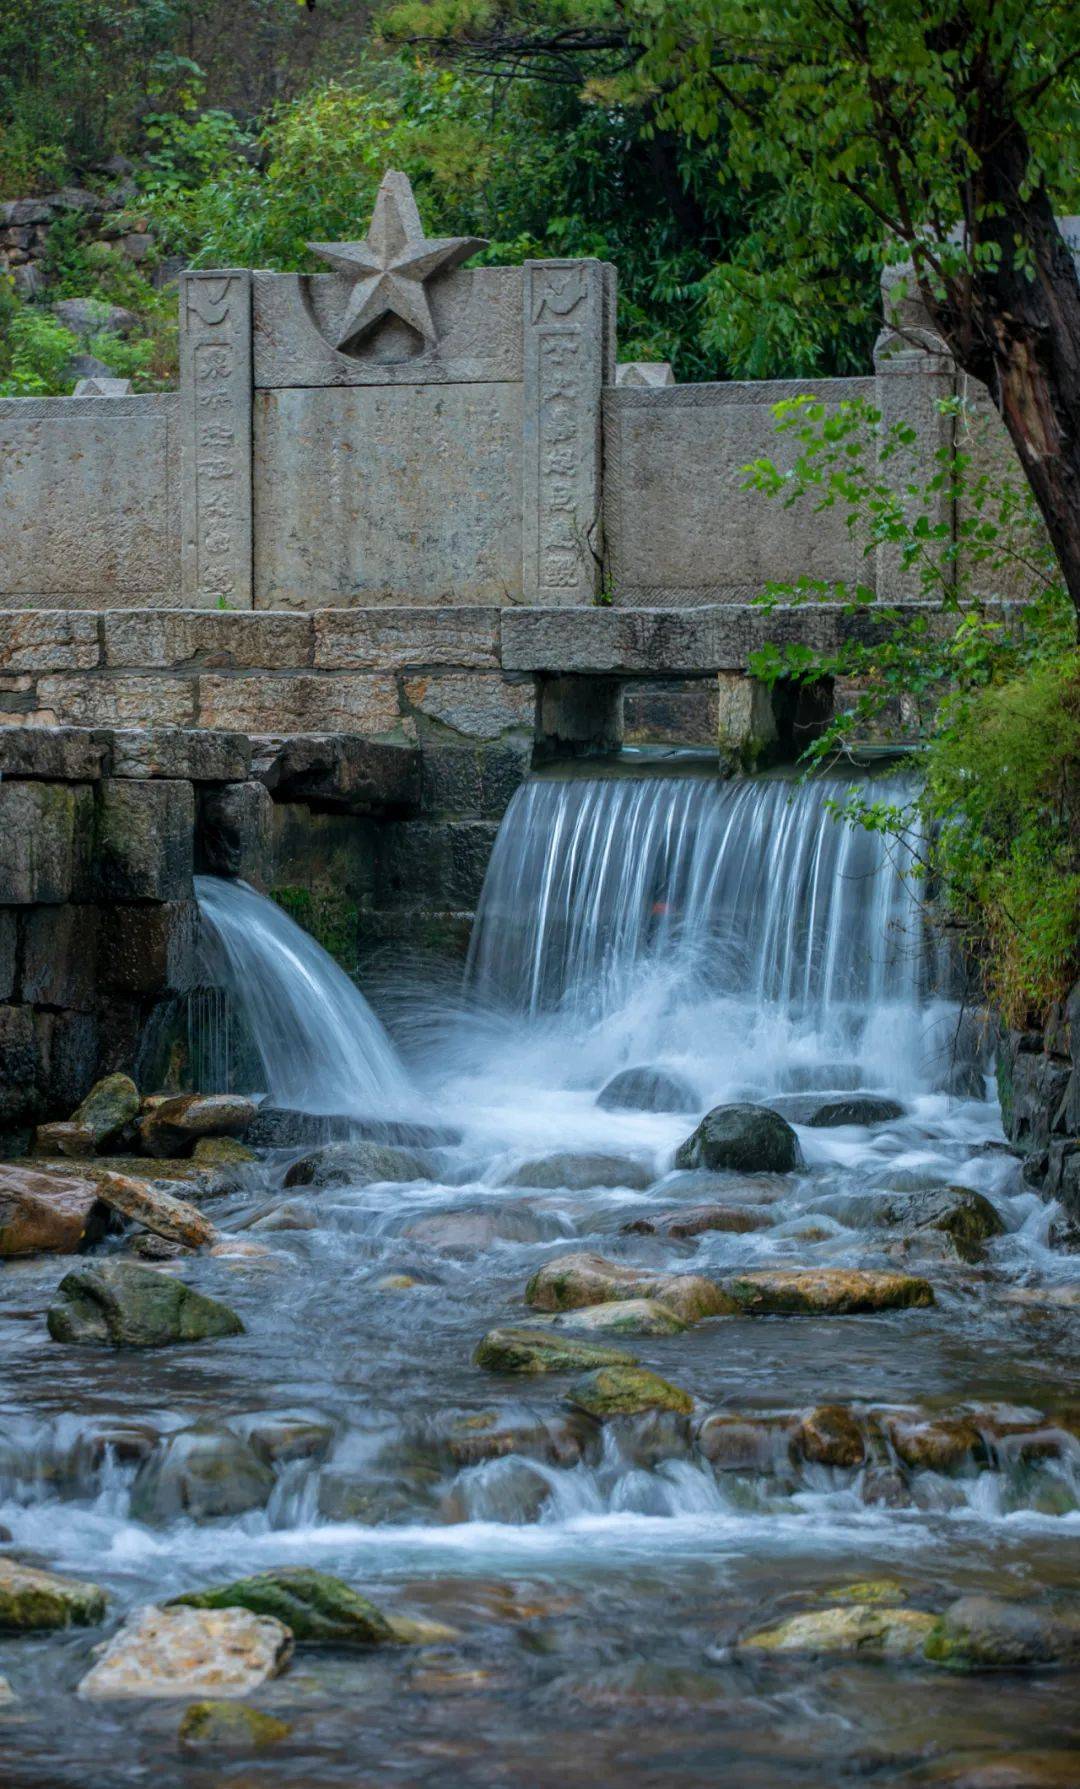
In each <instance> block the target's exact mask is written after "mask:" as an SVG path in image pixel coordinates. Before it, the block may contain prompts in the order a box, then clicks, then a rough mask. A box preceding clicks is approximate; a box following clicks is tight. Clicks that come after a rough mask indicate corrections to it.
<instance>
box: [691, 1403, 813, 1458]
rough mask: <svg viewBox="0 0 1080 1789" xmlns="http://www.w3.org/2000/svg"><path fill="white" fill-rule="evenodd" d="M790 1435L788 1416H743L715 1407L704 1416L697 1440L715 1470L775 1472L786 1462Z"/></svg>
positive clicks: (697, 1445) (700, 1450)
mask: <svg viewBox="0 0 1080 1789" xmlns="http://www.w3.org/2000/svg"><path fill="white" fill-rule="evenodd" d="M790 1435H791V1418H790V1417H788V1416H741V1415H729V1414H728V1412H727V1411H714V1412H712V1413H711V1414H710V1415H709V1416H706V1417H703V1418H702V1420H701V1422H700V1423H699V1424H698V1428H697V1432H696V1434H695V1437H694V1441H695V1446H696V1447H697V1451H698V1452H699V1453H700V1454H701V1455H702V1456H703V1457H704V1458H705V1459H706V1460H708V1462H709V1464H710V1466H711V1467H712V1468H713V1471H714V1472H752V1473H762V1472H770V1473H771V1472H777V1471H779V1470H780V1468H781V1467H782V1466H786V1464H787V1461H788V1457H789V1441H790Z"/></svg>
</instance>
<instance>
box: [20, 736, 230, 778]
mask: <svg viewBox="0 0 1080 1789" xmlns="http://www.w3.org/2000/svg"><path fill="white" fill-rule="evenodd" d="M110 740H111V747H110V753H109V772H110V775H112V776H117V777H135V778H140V779H141V778H144V777H169V778H179V779H180V780H181V781H189V782H193V783H235V782H239V781H241V780H242V779H243V778H244V777H246V776H247V775H248V773H249V771H250V769H251V746H250V744H249V742H248V739H247V736H246V734H244V733H221V732H212V731H210V729H208V728H193V727H185V728H172V727H155V728H141V727H133V728H130V729H126V728H125V729H121V728H118V729H117V731H116V732H114V733H113V734H111V735H110ZM0 750H2V747H0Z"/></svg>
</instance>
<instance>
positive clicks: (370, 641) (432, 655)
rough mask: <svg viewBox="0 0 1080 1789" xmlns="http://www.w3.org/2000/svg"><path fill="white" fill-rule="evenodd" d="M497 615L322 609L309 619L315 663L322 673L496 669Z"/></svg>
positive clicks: (477, 610)
mask: <svg viewBox="0 0 1080 1789" xmlns="http://www.w3.org/2000/svg"><path fill="white" fill-rule="evenodd" d="M499 613H500V612H499V610H498V609H497V608H494V607H491V606H485V607H474V606H468V607H462V608H445V607H443V608H437V609H327V610H324V611H323V612H322V613H321V614H316V615H315V616H314V618H313V621H314V629H315V663H316V665H318V666H321V667H322V668H323V669H324V670H328V671H350V670H366V671H399V670H404V669H406V668H410V667H421V666H426V665H455V666H460V667H462V668H477V669H481V668H483V669H488V668H491V669H497V668H498V665H499ZM277 619H279V620H281V619H284V617H280V616H279V617H277Z"/></svg>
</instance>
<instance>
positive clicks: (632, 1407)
mask: <svg viewBox="0 0 1080 1789" xmlns="http://www.w3.org/2000/svg"><path fill="white" fill-rule="evenodd" d="M566 1397H567V1402H568V1403H570V1404H572V1405H573V1406H574V1408H575V1409H577V1410H584V1411H585V1413H586V1415H587V1416H594V1417H596V1418H598V1419H599V1420H600V1421H604V1420H605V1419H606V1418H608V1417H613V1416H640V1415H641V1414H642V1413H643V1412H644V1411H646V1410H674V1411H677V1412H678V1413H679V1414H680V1415H682V1416H689V1414H690V1412H691V1410H692V1409H693V1408H694V1400H693V1398H692V1397H691V1396H690V1393H689V1392H686V1391H683V1389H682V1387H681V1386H678V1385H670V1384H669V1383H668V1381H667V1380H666V1379H661V1378H660V1376H659V1375H658V1374H657V1373H650V1372H648V1371H647V1370H646V1369H645V1368H644V1367H637V1366H609V1367H597V1368H596V1369H595V1370H594V1371H593V1372H591V1373H586V1375H585V1377H584V1378H583V1379H576V1380H575V1381H574V1383H573V1385H572V1386H571V1387H570V1389H569V1391H568V1392H567V1394H566Z"/></svg>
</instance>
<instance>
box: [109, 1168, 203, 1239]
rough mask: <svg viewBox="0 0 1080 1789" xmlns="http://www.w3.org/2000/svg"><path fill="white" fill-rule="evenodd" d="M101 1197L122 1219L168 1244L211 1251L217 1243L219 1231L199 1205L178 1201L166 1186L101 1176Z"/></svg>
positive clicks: (116, 1176)
mask: <svg viewBox="0 0 1080 1789" xmlns="http://www.w3.org/2000/svg"><path fill="white" fill-rule="evenodd" d="M97 1190H98V1198H99V1199H101V1201H102V1202H103V1204H105V1205H108V1206H109V1207H110V1208H111V1209H112V1210H113V1211H116V1212H119V1214H120V1216H121V1217H125V1218H128V1219H129V1220H130V1221H131V1222H132V1223H134V1224H141V1225H142V1227H143V1229H144V1230H152V1231H153V1233H154V1235H155V1236H162V1237H164V1239H165V1241H166V1242H179V1243H181V1244H182V1245H183V1247H184V1248H188V1249H201V1248H208V1247H209V1246H210V1244H211V1243H213V1242H216V1241H217V1240H218V1232H217V1230H216V1229H215V1228H214V1226H213V1224H212V1223H211V1222H210V1220H209V1219H208V1218H205V1217H203V1214H202V1212H201V1211H200V1210H199V1208H198V1206H196V1205H191V1204H189V1203H188V1201H187V1200H186V1199H178V1198H177V1197H176V1195H175V1194H174V1193H168V1192H166V1191H165V1189H164V1188H163V1187H160V1186H153V1185H151V1183H150V1182H148V1181H145V1180H136V1179H135V1178H134V1177H133V1176H131V1175H128V1174H102V1175H101V1176H100V1177H99V1179H98V1182H97Z"/></svg>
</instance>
